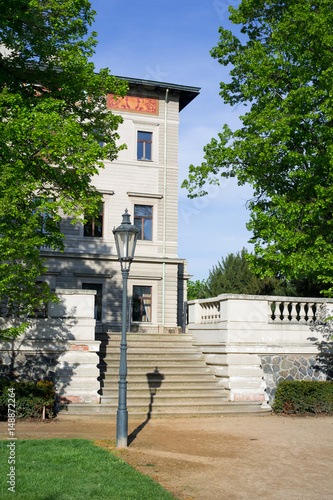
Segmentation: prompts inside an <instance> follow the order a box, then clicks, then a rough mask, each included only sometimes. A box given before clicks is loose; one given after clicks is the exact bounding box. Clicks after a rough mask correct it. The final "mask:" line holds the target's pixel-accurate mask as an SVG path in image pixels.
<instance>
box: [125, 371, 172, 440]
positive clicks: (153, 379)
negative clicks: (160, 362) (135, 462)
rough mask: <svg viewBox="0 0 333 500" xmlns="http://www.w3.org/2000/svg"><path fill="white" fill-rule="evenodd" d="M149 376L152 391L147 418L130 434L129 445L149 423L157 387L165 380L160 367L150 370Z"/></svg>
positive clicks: (147, 375) (148, 380)
mask: <svg viewBox="0 0 333 500" xmlns="http://www.w3.org/2000/svg"><path fill="white" fill-rule="evenodd" d="M146 377H147V382H148V387H149V392H150V402H149V406H148V413H147V417H146V419H145V420H144V421H143V422H142V424H140V425H138V427H136V429H134V431H132V432H131V434H130V435H129V436H128V440H127V444H128V446H129V445H130V444H131V443H132V442H133V441H134V439H135V438H136V437H137V435H138V434H139V432H141V431H142V429H144V428H145V427H146V425H147V424H148V422H149V420H150V419H151V414H152V411H153V404H154V396H156V392H157V389H159V388H160V387H161V385H162V381H163V380H164V375H163V374H162V373H160V372H159V371H158V368H157V366H156V368H155V370H154V371H153V372H148V373H146Z"/></svg>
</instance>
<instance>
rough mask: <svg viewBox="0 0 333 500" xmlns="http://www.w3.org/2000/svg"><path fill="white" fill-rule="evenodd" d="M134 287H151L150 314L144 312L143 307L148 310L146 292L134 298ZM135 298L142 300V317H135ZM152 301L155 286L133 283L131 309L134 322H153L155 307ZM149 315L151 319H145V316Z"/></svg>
mask: <svg viewBox="0 0 333 500" xmlns="http://www.w3.org/2000/svg"><path fill="white" fill-rule="evenodd" d="M134 288H149V289H150V295H149V296H148V298H149V300H150V303H149V304H148V308H150V310H149V316H148V315H147V314H142V310H143V308H145V310H147V306H145V304H144V303H143V302H144V294H141V295H139V296H138V297H135V298H134ZM135 300H139V301H140V319H139V320H138V319H134V303H135ZM152 302H153V287H152V286H151V285H134V284H133V285H132V308H131V309H132V310H131V315H132V321H131V322H132V323H153V307H152ZM144 316H145V317H148V318H150V319H148V320H143V319H142V318H143V317H144Z"/></svg>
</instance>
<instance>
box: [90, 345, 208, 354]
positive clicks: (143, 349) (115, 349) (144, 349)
mask: <svg viewBox="0 0 333 500" xmlns="http://www.w3.org/2000/svg"><path fill="white" fill-rule="evenodd" d="M119 352H120V344H117V345H115V346H110V345H108V346H105V347H101V348H100V350H99V353H100V354H105V353H107V354H113V353H119ZM131 352H137V353H140V354H146V353H156V354H157V353H161V354H163V353H165V354H168V353H176V354H177V353H186V352H189V353H194V354H200V355H201V352H200V351H199V350H198V349H197V348H196V347H192V346H191V345H189V346H178V347H177V346H173V345H171V346H169V347H168V346H164V347H163V346H151V345H142V344H141V345H140V346H133V345H130V346H129V345H128V346H127V353H131Z"/></svg>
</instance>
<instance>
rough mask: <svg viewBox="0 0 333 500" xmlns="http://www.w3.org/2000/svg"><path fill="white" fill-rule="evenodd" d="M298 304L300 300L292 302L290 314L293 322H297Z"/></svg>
mask: <svg viewBox="0 0 333 500" xmlns="http://www.w3.org/2000/svg"><path fill="white" fill-rule="evenodd" d="M297 304H298V302H290V306H291V308H290V314H289V315H288V316H289V317H290V321H291V322H292V323H297ZM288 313H289V310H288ZM288 319H289V318H288Z"/></svg>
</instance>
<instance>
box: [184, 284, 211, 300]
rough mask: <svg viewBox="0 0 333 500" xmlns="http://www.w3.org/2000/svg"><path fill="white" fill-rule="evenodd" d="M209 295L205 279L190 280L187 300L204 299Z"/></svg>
mask: <svg viewBox="0 0 333 500" xmlns="http://www.w3.org/2000/svg"><path fill="white" fill-rule="evenodd" d="M206 297H207V287H206V281H205V280H195V281H192V280H188V282H187V300H194V299H204V298H206Z"/></svg>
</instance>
